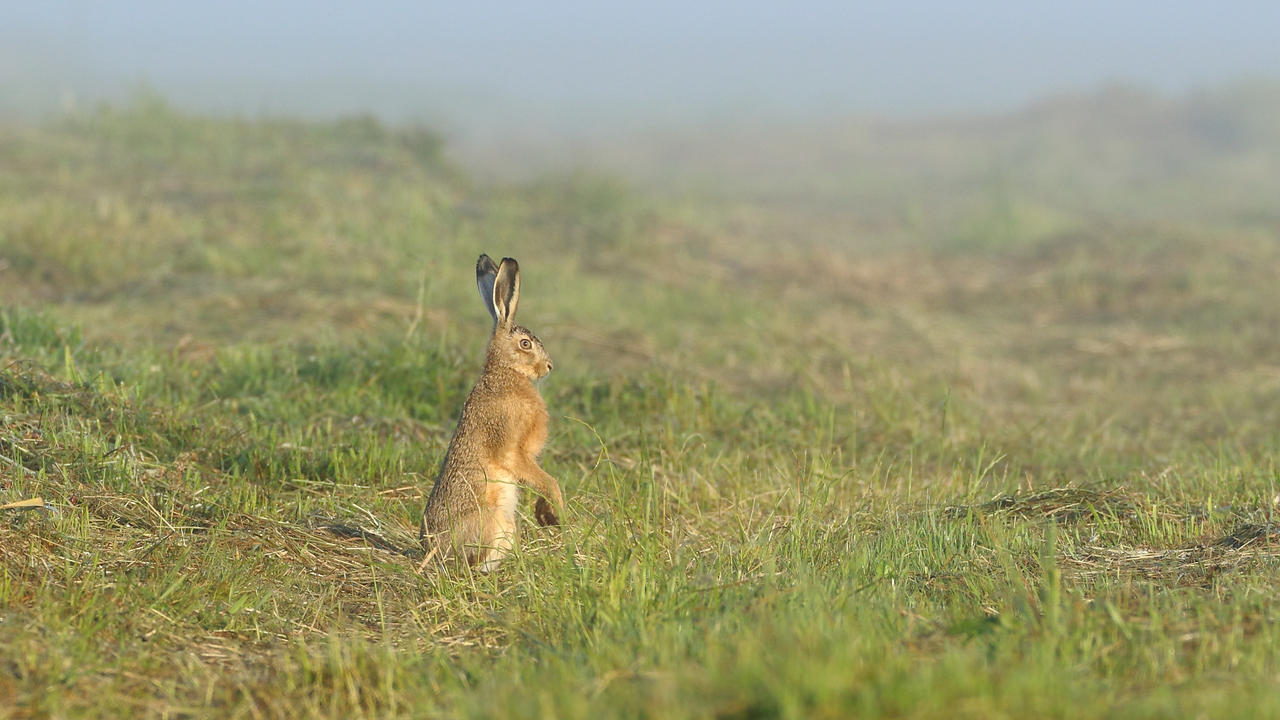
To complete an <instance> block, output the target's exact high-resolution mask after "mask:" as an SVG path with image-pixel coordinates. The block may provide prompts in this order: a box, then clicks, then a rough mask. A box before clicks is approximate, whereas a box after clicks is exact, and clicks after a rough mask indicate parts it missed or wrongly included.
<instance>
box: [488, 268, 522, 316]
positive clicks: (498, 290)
mask: <svg viewBox="0 0 1280 720" xmlns="http://www.w3.org/2000/svg"><path fill="white" fill-rule="evenodd" d="M518 302H520V265H519V264H518V263H516V261H515V260H514V259H512V258H502V264H501V265H499V266H498V277H497V278H496V279H495V280H494V282H493V309H494V311H495V313H494V318H495V319H496V322H497V326H498V327H505V328H510V327H511V326H513V325H515V324H516V303H518Z"/></svg>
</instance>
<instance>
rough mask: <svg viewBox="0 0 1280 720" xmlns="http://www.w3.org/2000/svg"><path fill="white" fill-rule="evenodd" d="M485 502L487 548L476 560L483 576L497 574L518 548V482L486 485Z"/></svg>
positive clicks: (485, 538)
mask: <svg viewBox="0 0 1280 720" xmlns="http://www.w3.org/2000/svg"><path fill="white" fill-rule="evenodd" d="M485 501H486V502H485V506H486V507H485V509H486V512H487V517H486V518H485V528H484V535H483V538H482V541H481V542H482V544H483V547H481V548H480V550H479V552H478V554H477V556H476V564H477V569H478V570H479V571H480V572H486V573H487V572H492V571H494V570H497V569H498V563H499V562H501V561H502V558H504V557H506V556H507V553H509V552H511V549H512V548H513V547H515V542H516V505H517V504H518V503H519V501H520V489H519V487H517V486H516V484H515V483H514V482H490V483H486V485H485Z"/></svg>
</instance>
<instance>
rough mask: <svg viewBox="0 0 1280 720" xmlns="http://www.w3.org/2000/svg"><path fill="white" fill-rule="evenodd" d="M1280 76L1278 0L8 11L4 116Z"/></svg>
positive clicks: (493, 109)
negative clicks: (157, 106)
mask: <svg viewBox="0 0 1280 720" xmlns="http://www.w3.org/2000/svg"><path fill="white" fill-rule="evenodd" d="M1259 77H1261V78H1280V2H1274V1H1271V2H1264V1H1262V0H1254V1H1244V0H1238V1H1226V2H1173V1H1171V2H1124V1H1119V2H1117V1H1114V0H1113V1H1112V2H1096V1H1093V0H1087V1H1084V2H1063V3H1056V2H1054V3H1046V2H1034V1H1026V0H1024V1H1022V2H1016V1H1012V0H986V1H978V2H941V1H937V0H934V1H918V2H897V3H885V2H877V3H834V2H833V3H822V2H788V3H782V2H779V3H765V2H751V1H739V2H729V1H727V0H715V1H712V2H670V1H667V0H661V1H657V2H644V3H627V4H621V3H602V2H565V1H562V0H552V1H550V2H546V1H544V2H501V3H499V2H456V3H419V2H370V3H343V4H336V3H316V2H302V1H301V0H282V1H279V2H270V1H266V2H251V1H248V0H231V1H224V2H216V3H200V4H196V3H185V2H143V1H140V0H124V1H121V2H94V1H91V0H66V1H50V2H25V3H13V2H8V0H4V1H3V2H0V94H2V95H4V96H6V97H7V99H3V100H0V109H3V110H4V111H6V112H10V113H12V112H15V111H18V112H37V113H38V112H47V111H48V110H49V109H50V108H56V107H57V103H58V102H60V100H59V99H60V98H65V97H72V96H74V97H76V98H78V99H79V100H80V101H81V102H83V101H85V100H92V99H95V98H97V97H104V96H105V97H117V96H119V95H120V94H122V93H124V92H126V91H127V90H128V88H130V87H136V86H138V85H139V84H142V83H146V84H148V85H150V86H152V87H154V88H157V89H159V90H160V91H162V92H163V93H165V94H166V95H168V96H169V97H170V98H172V99H173V100H174V101H175V102H177V103H179V104H181V105H184V106H190V107H195V108H199V109H211V108H212V109H222V110H230V111H233V112H240V113H250V114H256V113H259V112H274V113H280V112H284V113H295V114H297V113H315V114H324V115H331V114H339V113H350V112H357V111H372V112H375V113H377V114H380V115H383V116H386V117H389V118H392V119H405V118H411V119H420V120H426V121H430V122H437V123H443V124H445V125H446V126H449V125H452V126H484V127H492V128H494V129H501V128H502V127H503V126H504V124H510V123H534V124H537V125H541V126H545V127H555V126H564V127H585V126H590V125H592V124H594V123H612V122H618V121H620V120H622V119H627V120H629V121H630V122H631V123H632V124H641V125H643V124H644V123H646V122H655V123H670V122H673V121H676V122H678V121H681V120H706V119H707V118H721V119H722V118H724V117H733V116H737V115H744V114H745V115H751V116H759V117H765V118H768V117H778V116H780V117H796V116H802V117H803V116H814V115H826V114H831V113H858V114H875V115H897V114H914V115H918V114H927V113H934V112H954V111H962V112H969V111H978V112H982V111H988V110H998V109H1003V108H1007V107H1010V106H1015V105H1017V104H1019V103H1023V102H1026V101H1028V100H1031V99H1034V98H1037V97H1040V96H1043V95H1046V94H1049V93H1053V92H1058V91H1062V90H1081V89H1089V88H1093V87H1096V86H1098V85H1101V84H1104V83H1108V82H1116V81H1120V82H1129V83H1134V84H1137V85H1141V86H1145V87H1149V88H1152V89H1155V90H1160V91H1165V92H1181V91H1184V90H1186V89H1188V88H1193V87H1197V86H1205V85H1213V84H1218V83H1222V82H1226V81H1231V80H1236V79H1241V78H1259Z"/></svg>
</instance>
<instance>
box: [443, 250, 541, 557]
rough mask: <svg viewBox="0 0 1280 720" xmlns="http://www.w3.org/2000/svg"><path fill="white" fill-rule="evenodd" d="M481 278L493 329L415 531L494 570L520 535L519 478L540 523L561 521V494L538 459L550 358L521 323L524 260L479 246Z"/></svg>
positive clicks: (449, 551) (449, 553)
mask: <svg viewBox="0 0 1280 720" xmlns="http://www.w3.org/2000/svg"><path fill="white" fill-rule="evenodd" d="M476 285H478V286H479V288H480V297H481V298H483V299H484V303H485V307H487V308H488V309H489V314H490V315H492V316H493V336H492V337H491V338H490V339H489V349H488V352H487V354H486V355H485V362H484V372H483V373H482V374H481V375H480V380H479V381H478V382H477V383H476V384H475V387H473V388H472V389H471V394H470V395H468V396H467V401H466V403H465V404H464V405H463V406H462V417H461V418H460V419H459V420H458V427H457V429H456V430H454V433H453V439H452V440H451V441H449V450H448V452H447V453H446V454H445V457H444V462H443V463H442V464H441V466H440V474H439V475H437V476H436V482H435V485H434V486H433V487H432V488H431V495H430V496H429V497H428V498H427V509H426V512H424V513H423V515H422V529H421V531H420V533H419V538H420V539H421V541H422V545H423V549H424V550H425V551H426V553H427V559H428V560H429V559H431V558H432V557H436V558H438V559H447V558H451V557H458V556H459V555H461V556H462V557H464V558H465V559H466V561H467V563H468V564H469V565H474V566H476V567H477V568H478V569H479V570H481V571H483V572H489V571H491V570H494V569H495V568H497V566H498V563H499V562H500V561H501V560H502V558H503V557H504V556H505V555H506V554H507V553H508V552H509V551H510V550H511V549H512V547H513V546H514V544H515V539H516V505H517V503H518V502H519V499H520V485H521V484H524V485H528V486H530V487H531V488H533V489H534V491H535V492H537V493H538V495H539V497H538V499H537V502H536V503H535V507H534V516H535V517H536V518H537V520H538V523H539V524H541V525H557V524H559V522H560V520H559V515H560V514H563V512H564V500H563V498H562V497H561V495H560V485H559V484H558V483H557V482H556V479H555V478H553V477H551V476H550V475H548V474H547V473H546V471H544V470H543V469H542V468H541V467H539V466H538V454H539V453H540V452H542V446H543V444H544V443H546V441H547V420H548V417H547V406H546V404H545V403H544V402H543V401H542V396H541V395H539V394H538V389H537V388H536V387H534V384H533V381H534V380H537V379H539V378H542V377H545V376H546V375H547V373H549V372H551V358H550V357H549V356H548V355H547V351H546V350H545V349H543V347H542V342H541V341H539V340H538V338H537V337H536V336H535V335H534V334H533V333H531V332H529V330H527V329H526V328H523V327H520V326H519V325H516V323H515V317H516V304H517V303H518V302H519V301H520V266H519V265H518V264H517V263H516V261H515V260H513V259H511V258H503V259H502V264H500V265H495V264H494V263H493V260H492V259H490V258H489V256H488V255H481V256H480V259H479V260H477V261H476ZM425 563H426V561H425V560H424V565H425Z"/></svg>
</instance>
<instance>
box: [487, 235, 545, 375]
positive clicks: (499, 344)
mask: <svg viewBox="0 0 1280 720" xmlns="http://www.w3.org/2000/svg"><path fill="white" fill-rule="evenodd" d="M476 285H477V286H478V287H479V288H480V297H481V299H483V300H484V303H485V307H486V308H488V309H489V314H490V315H492V316H493V337H492V338H491V339H490V340H489V359H490V362H494V361H496V362H498V363H500V364H501V365H503V366H504V367H509V368H512V369H514V370H516V371H517V372H519V373H520V374H521V375H524V376H525V377H528V378H529V379H531V380H536V379H538V378H541V377H545V376H546V375H547V373H549V372H551V367H552V366H551V357H550V356H549V355H547V351H546V349H545V348H543V347H542V341H541V340H539V339H538V336H536V335H534V334H533V333H532V332H529V329H528V328H524V327H521V326H519V325H516V304H517V303H518V302H520V265H519V264H518V263H516V261H515V260H514V259H512V258H503V259H502V264H500V265H495V264H494V262H493V260H492V259H491V258H490V257H489V256H488V255H481V256H480V259H479V260H477V261H476Z"/></svg>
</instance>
